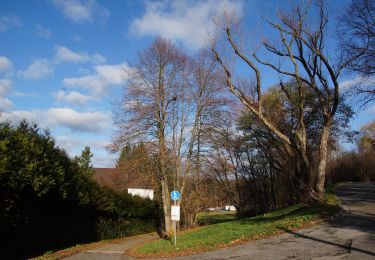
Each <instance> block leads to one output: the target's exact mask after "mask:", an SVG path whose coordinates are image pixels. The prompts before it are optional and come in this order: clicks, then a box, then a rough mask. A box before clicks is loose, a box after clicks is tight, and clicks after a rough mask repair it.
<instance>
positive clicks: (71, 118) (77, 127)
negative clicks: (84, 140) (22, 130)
mask: <svg viewBox="0 0 375 260" xmlns="http://www.w3.org/2000/svg"><path fill="white" fill-rule="evenodd" d="M22 119H26V120H28V121H29V122H37V123H39V125H40V126H41V127H43V128H46V127H48V128H51V129H52V128H57V127H63V128H67V129H69V130H71V131H73V132H91V133H100V132H103V131H106V130H108V128H109V127H110V126H111V125H112V120H111V113H108V112H98V111H95V112H77V111H75V110H73V109H70V108H50V109H46V110H32V111H24V110H18V111H11V112H4V113H2V114H0V120H2V121H4V120H9V121H11V122H13V123H15V124H17V123H18V122H19V121H20V120H22Z"/></svg>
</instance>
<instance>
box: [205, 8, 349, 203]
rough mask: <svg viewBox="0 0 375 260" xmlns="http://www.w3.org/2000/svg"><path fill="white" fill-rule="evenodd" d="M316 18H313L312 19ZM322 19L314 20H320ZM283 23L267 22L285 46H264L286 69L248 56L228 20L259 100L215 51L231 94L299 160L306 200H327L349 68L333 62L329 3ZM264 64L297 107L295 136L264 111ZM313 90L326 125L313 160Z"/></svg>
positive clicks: (229, 36)
mask: <svg viewBox="0 0 375 260" xmlns="http://www.w3.org/2000/svg"><path fill="white" fill-rule="evenodd" d="M313 12H315V13H314V15H311V16H309V14H311V13H313ZM315 14H317V15H316V17H317V19H315V20H314V19H313V18H312V17H315ZM279 20H280V21H279V23H274V22H272V21H267V22H268V24H269V25H270V26H271V27H272V28H274V29H275V30H276V31H277V32H278V34H279V40H280V41H279V42H280V46H279V45H274V44H271V43H269V42H268V41H264V43H263V45H264V47H265V49H266V50H267V51H269V52H270V53H271V54H273V55H275V56H276V57H278V58H279V59H280V60H285V61H286V62H289V63H288V66H286V68H283V67H281V66H280V62H279V63H277V64H274V63H272V62H268V61H264V60H261V59H260V58H259V57H258V56H257V55H255V54H253V55H252V56H249V55H247V54H246V53H245V52H244V50H242V49H241V48H240V46H239V45H238V44H237V41H236V38H235V35H234V34H233V28H234V23H233V19H230V18H229V17H227V19H226V21H225V24H224V26H223V27H222V29H224V34H225V37H226V40H227V43H228V44H229V46H230V47H231V48H232V50H233V51H234V53H235V54H236V55H237V57H238V58H239V59H240V60H242V61H243V62H245V64H247V65H248V66H249V69H250V70H251V71H252V72H253V73H254V74H255V79H256V84H255V93H256V95H254V96H248V95H246V94H245V93H244V91H243V90H242V89H241V88H239V86H238V85H237V84H236V82H235V80H234V79H233V76H232V72H231V70H230V68H229V66H228V65H227V64H226V63H225V62H224V60H223V58H222V56H221V55H220V54H219V52H218V51H217V49H216V46H215V45H213V47H212V52H213V54H214V56H215V57H216V60H217V61H218V63H219V64H221V66H222V68H223V71H224V73H225V75H226V78H227V85H228V87H229V90H230V91H231V92H232V93H233V94H234V95H235V96H237V97H238V99H239V100H240V101H241V102H242V103H243V104H244V105H245V106H246V107H247V108H248V109H249V110H250V112H251V113H252V114H254V115H255V116H256V117H257V118H258V119H259V120H260V121H261V122H262V123H263V124H264V125H265V126H266V127H267V128H268V129H269V130H270V131H272V133H273V134H274V135H275V136H277V137H278V138H279V139H280V140H281V141H282V142H283V144H284V146H285V150H286V151H288V153H289V154H290V156H291V157H295V156H296V157H297V158H298V168H299V170H298V171H299V176H296V177H299V178H300V180H301V181H300V185H301V187H300V190H301V192H302V194H301V200H305V201H307V202H311V201H315V200H322V199H323V194H324V181H325V175H326V166H327V153H328V150H327V148H328V140H329V137H330V134H331V130H332V126H333V120H334V117H335V114H336V111H337V107H338V105H339V99H340V96H339V85H338V77H339V76H340V73H341V71H342V69H343V68H344V67H345V64H334V63H333V62H332V61H331V60H330V59H329V57H328V51H327V49H326V45H325V39H326V38H325V37H326V34H325V33H326V26H327V23H328V17H327V13H326V10H325V6H324V1H318V2H317V4H316V5H313V6H310V5H308V6H299V7H297V8H295V9H293V11H292V12H291V13H290V14H279ZM256 62H258V63H261V64H263V65H265V66H267V67H270V68H272V69H273V70H274V71H275V72H276V73H277V74H278V75H279V77H280V89H281V90H282V91H283V93H284V95H285V96H286V98H287V101H288V102H289V103H290V104H297V105H294V107H295V111H294V114H295V118H296V124H295V127H294V129H293V130H292V131H291V132H290V133H286V132H284V131H282V130H281V129H280V128H279V127H278V126H277V125H276V124H275V123H274V122H273V120H272V118H270V117H269V116H267V114H266V113H265V111H264V108H263V99H262V98H263V95H262V80H261V71H260V69H259V67H258V65H257V64H256ZM281 75H282V76H283V77H286V78H287V79H288V80H290V79H293V80H295V82H296V84H297V93H298V94H297V96H296V97H294V96H292V95H291V93H290V92H289V91H288V88H287V87H286V86H285V82H284V81H282V80H281ZM305 88H309V89H310V90H311V92H312V93H314V95H315V100H316V102H318V104H319V107H320V111H319V113H320V114H321V117H322V121H321V123H320V125H317V127H318V131H319V137H318V140H316V141H315V140H314V142H317V143H318V145H317V147H318V148H317V149H318V150H317V153H316V156H315V157H313V156H310V155H311V151H309V142H311V140H308V137H307V130H306V118H305V113H306V106H305V104H306V92H305V91H304V89H305Z"/></svg>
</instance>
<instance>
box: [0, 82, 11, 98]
mask: <svg viewBox="0 0 375 260" xmlns="http://www.w3.org/2000/svg"><path fill="white" fill-rule="evenodd" d="M11 89H12V82H11V81H10V80H9V79H0V96H6V95H9V93H10V91H11Z"/></svg>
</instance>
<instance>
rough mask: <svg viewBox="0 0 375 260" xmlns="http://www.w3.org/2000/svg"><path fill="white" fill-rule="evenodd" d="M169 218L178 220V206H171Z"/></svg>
mask: <svg viewBox="0 0 375 260" xmlns="http://www.w3.org/2000/svg"><path fill="white" fill-rule="evenodd" d="M171 220H174V221H180V206H172V208H171Z"/></svg>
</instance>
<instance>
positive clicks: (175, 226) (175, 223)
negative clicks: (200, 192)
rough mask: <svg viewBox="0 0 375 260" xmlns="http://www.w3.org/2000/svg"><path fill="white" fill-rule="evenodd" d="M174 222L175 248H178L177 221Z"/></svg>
mask: <svg viewBox="0 0 375 260" xmlns="http://www.w3.org/2000/svg"><path fill="white" fill-rule="evenodd" d="M174 205H175V206H176V200H175V201H174ZM173 222H174V246H175V247H176V246H177V221H176V220H175V221H173Z"/></svg>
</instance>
